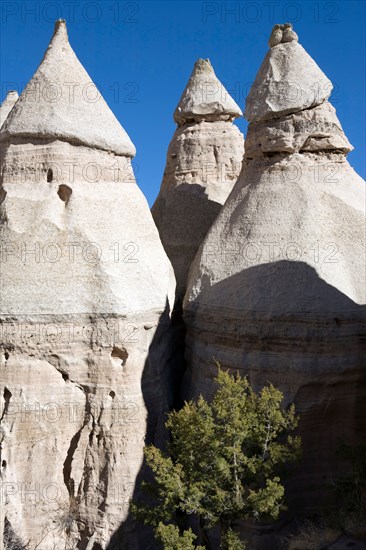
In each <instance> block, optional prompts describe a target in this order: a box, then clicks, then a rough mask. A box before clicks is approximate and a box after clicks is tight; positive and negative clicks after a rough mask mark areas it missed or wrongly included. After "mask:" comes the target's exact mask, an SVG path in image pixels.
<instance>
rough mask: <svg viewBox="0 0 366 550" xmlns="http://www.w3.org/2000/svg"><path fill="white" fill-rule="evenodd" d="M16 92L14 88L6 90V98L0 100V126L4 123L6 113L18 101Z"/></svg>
mask: <svg viewBox="0 0 366 550" xmlns="http://www.w3.org/2000/svg"><path fill="white" fill-rule="evenodd" d="M18 98H19V96H18V92H17V91H15V90H11V91H10V92H8V94H7V96H6V98H5V99H4V101H3V102H2V104H1V106H0V128H1V127H2V125H3V124H4V122H5V120H6V119H7V116H8V114H9V113H10V111H11V110H12V108H13V107H14V105H15V104H16V102H17V101H18Z"/></svg>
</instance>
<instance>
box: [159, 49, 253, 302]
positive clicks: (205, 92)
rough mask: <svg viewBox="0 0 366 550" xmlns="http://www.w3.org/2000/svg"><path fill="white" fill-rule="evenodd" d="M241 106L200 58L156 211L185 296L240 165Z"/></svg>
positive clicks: (182, 104) (180, 109)
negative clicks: (238, 120)
mask: <svg viewBox="0 0 366 550" xmlns="http://www.w3.org/2000/svg"><path fill="white" fill-rule="evenodd" d="M241 115H242V112H241V110H240V108H239V107H238V105H237V104H236V103H235V101H234V100H233V99H232V98H231V97H230V95H229V94H228V92H227V91H226V90H225V88H224V86H223V85H222V84H221V82H220V81H219V80H218V78H217V77H216V75H215V73H214V71H213V68H212V65H211V63H210V62H209V60H204V59H199V60H198V61H197V62H196V63H195V66H194V69H193V72H192V75H191V77H190V79H189V81H188V84H187V86H186V88H185V90H184V92H183V94H182V97H181V99H180V101H179V104H178V106H177V108H176V110H175V113H174V120H175V121H176V122H177V124H178V128H177V129H176V131H175V133H174V136H173V138H172V141H171V143H170V145H169V149H168V153H167V161H166V167H165V171H164V176H163V181H162V184H161V188H160V192H159V195H158V197H157V199H156V201H155V203H154V205H153V207H152V214H153V217H154V220H155V223H156V225H157V228H158V230H159V234H160V238H161V241H162V243H163V246H164V248H165V250H166V253H167V254H168V256H169V258H170V261H171V262H172V265H173V268H174V271H175V276H176V280H177V299H178V301H180V302H181V301H182V299H183V296H184V292H185V289H186V282H187V277H188V272H189V268H190V265H191V263H192V261H193V259H194V256H195V255H196V252H197V250H198V247H199V245H200V244H201V242H202V241H203V239H204V237H205V235H206V233H207V231H208V229H209V228H210V227H211V225H212V223H213V221H214V219H215V218H216V216H217V214H218V213H219V211H220V209H221V207H222V205H223V204H224V202H225V201H226V199H227V197H228V195H229V193H230V191H231V190H232V188H233V186H234V184H235V182H236V180H237V178H238V176H239V173H240V170H241V164H242V159H243V155H244V139H243V136H242V134H241V132H240V131H239V129H238V128H237V127H236V126H234V125H233V124H232V121H233V120H234V119H235V118H237V117H240V116H241Z"/></svg>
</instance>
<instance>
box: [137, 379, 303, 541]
mask: <svg viewBox="0 0 366 550" xmlns="http://www.w3.org/2000/svg"><path fill="white" fill-rule="evenodd" d="M215 381H216V384H217V390H216V392H215V395H214V397H213V399H212V401H211V402H210V403H209V402H207V401H206V400H205V399H204V398H203V397H202V396H201V397H199V399H198V400H197V402H193V401H190V402H189V403H185V405H184V407H183V408H182V409H181V410H180V411H173V412H171V413H170V414H169V415H168V420H167V422H166V427H167V428H168V429H169V431H170V434H171V441H170V444H169V446H168V449H167V451H162V450H160V449H158V448H156V447H154V446H153V445H150V446H148V447H146V448H145V457H146V461H147V464H148V466H149V467H150V468H151V470H152V472H153V476H154V477H153V482H152V483H145V484H144V487H145V489H147V490H148V491H149V492H150V494H151V495H152V496H153V500H152V502H151V503H147V502H146V501H144V502H141V501H139V502H136V503H133V504H132V511H133V513H134V514H135V516H136V517H137V518H139V519H141V520H142V521H143V522H145V523H146V524H148V525H152V526H153V528H154V532H155V536H156V538H157V540H159V541H160V542H161V543H162V545H163V547H164V549H165V550H189V549H193V548H199V549H204V548H206V549H210V548H211V547H210V541H209V537H208V530H209V529H211V528H212V527H215V526H219V527H220V548H221V549H222V550H242V549H243V548H245V545H244V543H243V542H241V541H240V538H239V536H238V535H237V534H236V533H235V531H234V530H233V529H232V525H233V523H234V522H235V521H238V520H242V519H247V518H255V519H259V518H260V519H276V518H277V517H278V515H279V513H280V511H281V510H284V509H285V506H284V502H283V501H284V487H283V485H282V484H281V477H280V475H281V473H282V472H283V471H284V470H285V468H284V467H285V466H286V464H287V463H289V462H290V461H293V460H294V459H295V458H297V457H298V455H299V452H300V439H299V438H298V437H292V436H291V435H289V432H290V431H292V430H293V429H294V428H295V427H296V426H297V417H296V415H295V408H294V405H291V406H290V407H289V408H288V409H287V410H284V408H283V407H282V401H283V395H282V393H281V392H280V391H279V390H278V389H276V388H275V387H273V386H272V385H269V386H266V387H264V388H262V390H261V391H260V392H259V393H256V392H255V391H254V390H253V389H252V388H251V386H250V385H249V382H248V381H247V379H246V378H242V377H240V375H239V374H236V375H231V374H229V373H228V372H224V371H222V370H220V369H219V372H218V375H217V378H216V379H215ZM189 518H192V519H194V520H196V523H198V525H199V543H200V544H203V546H195V540H196V538H197V537H196V535H195V534H194V533H193V532H192V530H191V529H187V526H188V519H189ZM191 523H192V522H191Z"/></svg>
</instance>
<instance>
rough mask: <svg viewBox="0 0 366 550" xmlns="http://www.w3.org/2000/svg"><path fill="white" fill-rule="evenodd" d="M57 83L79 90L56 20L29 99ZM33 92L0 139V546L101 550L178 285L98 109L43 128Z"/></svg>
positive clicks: (143, 432) (122, 152)
mask: <svg viewBox="0 0 366 550" xmlns="http://www.w3.org/2000/svg"><path fill="white" fill-rule="evenodd" d="M55 62H59V65H58V71H55V70H54V63H55ZM63 62H65V64H66V66H67V67H68V68H69V69H70V71H71V73H68V71H66V70H63V66H62V63H63ZM66 74H68V76H69V80H67V82H70V74H71V76H72V78H73V79H74V80H75V82H76V83H79V82H82V83H84V82H85V78H86V77H85V75H86V73H85V70H84V69H83V68H82V67H81V65H80V63H79V61H78V60H77V58H76V56H75V54H74V53H73V52H72V50H71V47H70V45H69V43H68V40H67V34H66V27H65V24H64V22H59V23H58V24H57V25H56V32H55V35H54V37H53V40H52V42H51V45H50V47H49V49H48V50H47V52H46V56H45V58H44V60H43V61H42V63H41V65H40V67H39V69H38V70H37V72H36V75H35V79H36V82H37V87H38V88H40V90H41V91H42V89H43V88H44V87H46V86H48V85H49V84H50V83H51V82H52V83H54V84H57V85H58V86H59V87H62V85H63V79H64V78H65V77H66ZM55 79H56V80H55ZM83 79H84V80H83ZM90 82H91V81H90V79H89V83H90ZM32 85H33V84H32V81H31V82H30V83H29V84H28V86H27V88H26V90H25V92H23V94H25V95H26V97H24V96H23V94H22V96H21V97H20V99H19V101H18V104H17V106H16V107H15V108H14V109H13V111H12V113H11V116H10V117H8V119H7V122H6V124H5V126H4V127H3V129H2V132H1V142H2V152H1V165H2V169H1V171H2V182H1V199H2V202H1V206H0V220H1V250H0V252H1V256H2V257H1V278H0V286H1V310H0V318H1V324H0V329H1V352H0V365H1V367H0V368H1V376H0V378H1V396H2V411H3V412H2V426H1V446H2V451H1V464H2V471H1V475H2V484H3V487H4V490H3V505H2V507H1V526H0V527H1V535H3V533H4V530H5V534H6V536H5V538H7V539H8V541H9V537H10V538H11V537H18V538H19V539H20V540H22V541H23V542H27V541H29V542H30V547H32V548H33V547H35V546H36V545H38V546H37V548H39V549H41V550H51V549H60V550H61V549H65V548H69V547H70V545H71V547H73V548H74V547H76V545H79V546H80V547H83V548H86V547H88V548H92V547H94V548H105V547H106V545H107V543H108V541H109V539H110V537H111V535H112V533H113V532H114V531H115V530H116V529H117V528H118V527H119V526H120V524H121V522H122V521H123V520H124V519H125V518H126V516H127V514H128V507H129V499H130V498H131V495H132V493H133V490H134V487H135V481H136V476H137V474H138V473H139V469H140V466H141V464H142V460H143V455H142V449H143V446H144V442H145V437H146V436H147V437H148V438H150V439H151V438H154V436H155V435H156V431H157V429H158V428H157V427H156V426H157V425H159V418H160V416H161V415H162V414H163V411H164V410H166V407H167V392H166V388H165V386H164V384H165V378H164V376H165V375H164V354H165V353H166V346H167V341H168V331H169V322H170V321H169V317H170V310H171V306H172V303H173V300H174V290H175V285H174V275H173V270H172V267H171V265H170V262H169V260H168V258H167V256H166V254H165V252H164V249H163V247H162V245H161V243H160V240H159V235H158V232H157V230H156V228H155V225H154V222H153V219H152V217H151V214H150V212H149V208H148V205H147V202H146V200H145V198H144V197H143V195H142V193H141V192H140V190H139V189H138V187H137V185H136V182H135V179H134V175H133V171H132V167H131V156H132V154H133V152H134V147H133V145H132V143H131V142H130V140H129V138H128V136H127V134H126V133H125V131H124V130H123V129H122V128H121V127H120V126H119V123H118V122H117V120H116V119H114V117H113V115H112V113H111V112H110V111H109V109H108V107H107V106H106V104H105V103H104V101H101V102H100V103H97V104H96V103H94V104H93V110H94V115H93V117H91V118H87V117H86V113H87V112H88V109H89V107H90V106H89V105H85V104H84V103H83V101H85V100H84V99H83V97H84V96H83V95H80V96H79V97H78V98H77V102H78V105H77V106H74V105H72V106H70V111H69V110H68V108H67V105H65V104H64V102H66V103H67V99H66V98H67V97H69V96H63V97H62V102H61V103H62V104H61V103H58V102H56V103H54V104H53V108H52V109H53V114H52V117H51V118H49V116H50V113H49V112H48V107H49V106H48V105H46V106H43V107H42V106H40V105H39V102H37V100H36V99H35V96H34V94H33V95H32V94H30V92H29V90H30V89H33V88H32ZM32 97H33V103H32ZM18 107H19V108H18ZM73 109H75V110H77V111H78V112H79V116H80V122H81V123H82V125H83V126H82V127H81V126H79V125H77V124H76V125H75V120H74V118H73V114H72V113H73ZM68 112H71V114H72V116H71V118H70V119H69V118H68V117H67V115H66V113H68ZM84 115H85V117H86V118H84ZM111 117H112V119H113V124H112V125H111V126H110V127H109V129H108V128H107V130H106V132H104V126H103V127H100V128H99V127H95V121H96V120H97V119H98V120H100V121H101V122H102V121H105V120H109V119H111ZM31 119H34V120H31ZM37 119H38V120H37ZM112 119H111V120H112ZM57 121H58V122H57ZM113 127H114V128H115V129H118V131H116V132H114V131H113V132H112V134H113V135H109V130H111V128H113ZM89 129H91V133H90V135H89ZM98 130H100V134H99V133H98ZM38 131H39V134H38ZM23 132H24V133H23ZM89 138H90V139H89ZM75 140H76V141H75ZM76 142H77V144H76ZM2 542H3V544H5V542H6V541H4V540H3V541H2ZM87 545H88V546H87ZM93 545H94V546H93ZM79 546H78V547H79Z"/></svg>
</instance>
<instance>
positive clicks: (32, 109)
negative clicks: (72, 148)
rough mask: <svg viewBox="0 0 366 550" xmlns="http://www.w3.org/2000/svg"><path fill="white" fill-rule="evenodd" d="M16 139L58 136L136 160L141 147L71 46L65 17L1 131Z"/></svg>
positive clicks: (1, 134)
mask: <svg viewBox="0 0 366 550" xmlns="http://www.w3.org/2000/svg"><path fill="white" fill-rule="evenodd" d="M10 136H23V137H26V136H27V137H30V136H32V137H38V138H55V139H61V140H63V141H68V142H70V143H75V144H82V145H87V146H89V147H94V148H97V149H102V150H106V151H112V152H114V153H116V154H118V155H125V156H129V157H133V156H134V155H135V152H136V151H135V147H134V145H133V144H132V142H131V140H130V138H129V137H128V135H127V133H126V132H125V130H124V129H123V128H122V126H121V125H120V123H119V122H118V120H117V119H116V118H115V116H114V114H113V113H112V111H111V110H110V109H109V107H108V105H107V104H106V102H105V101H104V99H103V98H102V96H101V94H100V93H99V91H98V90H97V88H96V86H95V84H94V83H93V82H92V80H91V78H90V76H89V75H88V73H87V72H86V70H85V69H84V67H83V66H82V65H81V63H80V61H79V60H78V58H77V57H76V55H75V53H74V51H73V49H72V48H71V46H70V44H69V41H68V36H67V29H66V22H65V21H64V20H63V19H60V20H58V21H56V24H55V30H54V34H53V37H52V40H51V42H50V44H49V46H48V48H47V50H46V52H45V55H44V57H43V60H42V62H41V64H40V66H39V67H38V69H37V71H36V73H35V74H34V76H33V78H32V79H31V81H30V82H29V83H28V85H27V87H26V88H25V89H24V91H23V93H22V94H21V96H20V98H19V100H18V102H17V105H16V106H15V108H14V109H13V110H12V112H11V114H10V116H9V117H8V119H7V121H6V123H5V124H4V126H3V127H2V129H1V132H0V140H2V141H4V140H7V139H9V138H10Z"/></svg>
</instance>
